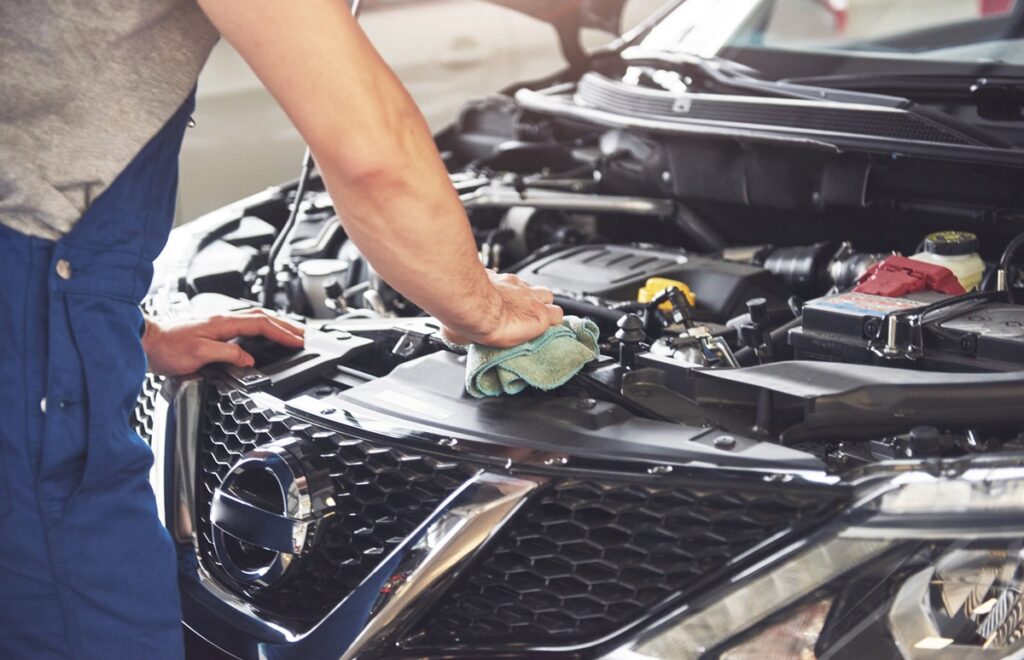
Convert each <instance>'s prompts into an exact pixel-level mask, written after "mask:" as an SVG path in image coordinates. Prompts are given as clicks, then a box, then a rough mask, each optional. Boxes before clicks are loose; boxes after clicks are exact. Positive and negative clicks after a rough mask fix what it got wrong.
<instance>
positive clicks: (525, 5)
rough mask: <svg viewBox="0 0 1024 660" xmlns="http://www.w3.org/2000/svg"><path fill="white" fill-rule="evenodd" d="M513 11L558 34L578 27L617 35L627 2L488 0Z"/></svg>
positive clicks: (606, 0) (621, 0)
mask: <svg viewBox="0 0 1024 660" xmlns="http://www.w3.org/2000/svg"><path fill="white" fill-rule="evenodd" d="M487 1H488V2H491V3H494V4H496V5H501V6H503V7H508V8H509V9H514V10H516V11H518V12H522V13H523V14H526V15H528V16H532V17H533V18H536V19H538V20H541V21H544V22H546V23H551V24H552V25H554V26H555V28H556V29H557V30H558V31H559V32H560V33H561V32H563V31H564V32H570V33H575V32H577V31H578V30H580V29H581V28H596V29H598V30H605V31H606V32H611V33H613V34H616V35H617V34H619V31H620V25H621V18H622V9H623V7H624V6H625V5H626V0H558V2H545V1H544V0H487Z"/></svg>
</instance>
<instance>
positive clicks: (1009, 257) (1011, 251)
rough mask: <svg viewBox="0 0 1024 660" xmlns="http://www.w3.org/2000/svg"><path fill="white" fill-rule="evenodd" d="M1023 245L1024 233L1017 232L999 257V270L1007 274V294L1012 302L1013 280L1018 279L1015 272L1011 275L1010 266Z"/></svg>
mask: <svg viewBox="0 0 1024 660" xmlns="http://www.w3.org/2000/svg"><path fill="white" fill-rule="evenodd" d="M1021 245H1024V234H1017V235H1016V236H1015V237H1014V238H1013V240H1011V241H1010V242H1009V244H1007V246H1006V249H1005V250H1003V256H1002V258H1000V259H999V270H1001V271H1002V272H1003V273H1005V274H1006V296H1007V297H1008V298H1009V300H1010V302H1011V303H1012V302H1013V284H1012V283H1013V282H1015V281H1016V280H1017V277H1016V275H1015V274H1014V276H1013V277H1011V276H1010V275H1011V273H1010V266H1011V264H1012V263H1013V256H1014V255H1015V254H1016V253H1017V251H1018V250H1019V249H1020V247H1021Z"/></svg>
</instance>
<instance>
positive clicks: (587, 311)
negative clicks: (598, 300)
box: [555, 294, 626, 330]
mask: <svg viewBox="0 0 1024 660" xmlns="http://www.w3.org/2000/svg"><path fill="white" fill-rule="evenodd" d="M555 304H556V305H558V306H559V307H561V308H562V309H563V310H564V311H565V313H566V314H572V315H574V316H587V317H590V318H591V319H593V320H594V321H595V322H596V323H597V324H598V325H599V326H601V327H602V329H605V330H608V329H613V328H615V327H616V324H618V322H619V319H621V318H622V317H623V316H625V315H626V312H624V311H622V310H614V309H608V308H607V307H601V306H599V305H594V304H591V303H588V302H586V301H583V300H576V299H575V298H570V297H568V296H561V295H557V294H556V295H555Z"/></svg>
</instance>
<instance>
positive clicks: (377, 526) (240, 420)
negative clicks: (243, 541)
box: [197, 383, 474, 621]
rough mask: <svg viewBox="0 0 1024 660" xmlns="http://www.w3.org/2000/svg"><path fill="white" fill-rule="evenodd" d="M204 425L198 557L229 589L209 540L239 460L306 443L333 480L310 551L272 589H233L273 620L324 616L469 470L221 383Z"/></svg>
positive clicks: (214, 390) (214, 389) (214, 386)
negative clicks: (267, 447)
mask: <svg viewBox="0 0 1024 660" xmlns="http://www.w3.org/2000/svg"><path fill="white" fill-rule="evenodd" d="M204 418H205V419H204V424H205V427H204V429H203V433H202V434H201V442H202V443H203V444H202V448H201V452H200V457H201V458H200V463H201V464H200V466H199V469H200V475H199V481H200V483H201V484H202V485H201V488H200V489H199V492H198V493H197V500H198V504H197V506H198V509H199V511H198V516H199V520H200V526H199V529H200V530H202V533H201V536H200V544H199V545H200V555H201V556H200V559H201V561H203V563H204V565H206V567H207V568H208V569H210V570H212V571H213V572H214V573H215V574H216V575H217V576H218V577H219V578H221V581H222V582H224V583H225V584H231V581H230V578H228V577H227V576H226V575H224V574H223V573H222V572H221V571H219V570H218V566H219V564H218V562H217V559H216V557H215V555H214V554H213V551H212V550H213V546H212V540H211V538H210V535H209V530H210V519H209V515H210V502H211V498H212V495H213V493H214V491H215V490H216V488H217V487H218V486H219V485H220V484H221V482H222V481H223V479H224V477H225V475H226V474H227V473H228V471H229V470H230V468H231V466H232V465H234V464H235V462H236V461H237V460H238V459H239V458H241V457H242V455H243V454H245V453H246V452H248V451H249V450H251V449H254V448H256V447H257V446H260V445H263V444H266V443H268V442H271V441H273V440H275V439H280V438H284V437H289V436H291V437H299V438H305V439H306V440H308V441H309V442H311V443H312V444H313V445H314V447H315V449H316V453H317V454H318V455H319V457H320V458H321V459H322V460H324V461H325V462H326V464H327V466H328V468H329V470H330V474H331V479H332V480H333V481H334V485H335V493H336V495H335V499H336V501H337V507H336V509H335V513H334V515H332V516H330V517H328V518H326V519H325V520H324V521H323V523H322V524H321V526H320V530H319V532H318V539H317V543H316V546H315V549H314V551H313V552H312V553H311V554H310V555H308V556H306V557H303V558H302V560H301V561H300V562H297V563H295V564H293V567H292V568H291V569H290V570H289V572H288V575H287V577H286V578H285V579H284V580H283V581H282V582H280V583H278V584H276V585H273V586H272V587H269V588H257V587H252V586H248V587H242V586H241V585H236V587H237V589H236V590H237V591H239V592H241V593H244V594H245V596H247V598H248V600H249V601H250V602H252V603H253V604H255V605H257V606H259V607H261V608H263V609H265V610H266V611H267V613H268V614H270V615H272V616H274V617H284V618H289V619H298V620H305V621H315V620H318V619H320V618H321V617H322V616H323V615H325V614H326V613H327V612H328V611H329V610H330V609H331V608H332V607H333V606H335V605H337V603H338V602H340V601H341V599H342V598H343V597H344V596H346V595H347V594H348V593H349V592H350V591H351V590H352V589H353V588H355V587H356V586H357V585H358V584H359V582H361V581H362V580H363V578H365V577H366V576H367V575H368V574H369V572H370V571H371V570H372V569H373V568H374V567H375V566H376V565H377V564H378V563H379V562H380V560H381V559H383V558H384V557H385V556H386V555H387V554H388V553H389V552H390V551H391V550H392V549H394V547H395V546H396V545H397V544H398V543H400V542H401V541H402V540H404V539H405V538H406V537H407V536H408V535H409V534H410V533H411V532H412V531H413V530H414V529H415V528H416V527H417V526H418V525H419V524H420V523H422V522H423V521H424V520H425V519H426V517H427V516H428V515H429V514H430V513H431V512H432V511H433V510H434V509H435V508H436V507H437V506H438V505H439V504H440V503H441V502H442V501H443V500H444V499H445V498H446V497H448V495H450V494H451V493H452V492H454V491H455V489H456V488H457V487H458V486H459V485H461V484H462V483H463V482H464V481H466V480H467V479H468V478H469V477H470V476H472V474H473V472H474V470H473V469H472V468H470V467H467V466H465V465H462V464H459V463H456V462H451V461H445V460H443V459H440V458H437V457H434V456H430V455H426V454H419V453H410V452H406V451H403V450H400V449H397V448H395V447H388V446H381V445H376V444H373V443H370V442H367V441H365V440H361V439H356V438H351V437H347V436H345V435H343V434H341V433H337V432H335V431H332V430H329V429H325V428H322V427H318V426H316V425H313V424H310V423H308V422H305V421H303V420H300V419H298V418H295V417H292V416H291V415H289V414H287V413H286V412H283V411H279V410H274V409H271V408H267V407H264V406H262V405H260V404H259V403H257V402H256V401H254V400H253V399H252V398H251V397H250V396H249V395H247V394H245V393H244V392H241V391H238V390H234V389H232V388H230V387H228V386H226V385H224V384H218V383H213V384H211V395H210V396H208V398H207V403H206V406H205V411H204Z"/></svg>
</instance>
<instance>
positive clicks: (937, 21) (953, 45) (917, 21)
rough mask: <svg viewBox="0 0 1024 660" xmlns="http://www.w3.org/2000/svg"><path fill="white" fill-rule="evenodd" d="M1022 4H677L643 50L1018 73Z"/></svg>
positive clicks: (933, 0) (730, 0) (743, 0)
mask: <svg viewBox="0 0 1024 660" xmlns="http://www.w3.org/2000/svg"><path fill="white" fill-rule="evenodd" d="M1022 23H1024V1H1022V0H685V1H684V2H682V3H681V4H680V5H679V6H678V7H677V8H676V9H675V10H673V11H672V12H670V13H669V14H668V15H666V17H665V18H664V19H662V20H661V21H659V22H658V23H657V24H656V25H655V26H654V27H653V28H651V29H650V31H649V32H648V33H647V34H646V35H645V36H644V37H643V38H642V40H641V41H640V43H639V45H640V46H642V47H643V48H645V49H652V50H660V51H669V52H685V53H691V54H695V55H700V56H703V57H715V56H725V57H728V56H729V55H728V53H730V52H732V51H735V50H737V49H742V50H744V51H747V50H771V51H781V52H791V53H793V52H795V53H808V54H810V53H814V54H819V55H832V56H835V55H842V56H844V57H843V59H857V60H870V59H872V58H874V59H885V60H892V59H905V60H911V61H915V60H919V61H939V62H967V63H973V62H976V63H988V64H992V63H999V64H1010V65H1024V39H1022V38H1021V34H1022Z"/></svg>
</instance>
